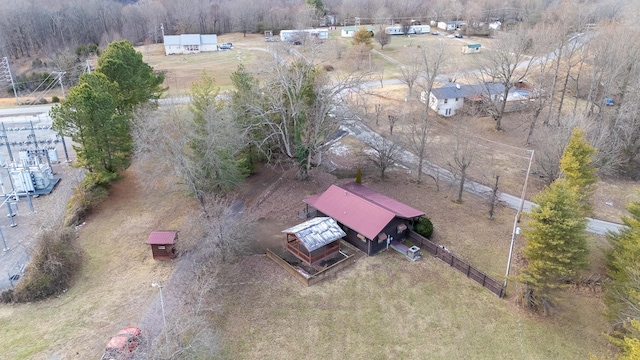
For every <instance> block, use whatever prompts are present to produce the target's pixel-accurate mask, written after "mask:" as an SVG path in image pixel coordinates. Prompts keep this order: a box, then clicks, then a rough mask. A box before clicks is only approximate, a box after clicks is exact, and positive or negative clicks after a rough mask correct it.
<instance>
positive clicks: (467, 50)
mask: <svg viewBox="0 0 640 360" xmlns="http://www.w3.org/2000/svg"><path fill="white" fill-rule="evenodd" d="M480 47H482V45H480V44H467V45H463V46H462V53H463V54H475V53H479V52H480Z"/></svg>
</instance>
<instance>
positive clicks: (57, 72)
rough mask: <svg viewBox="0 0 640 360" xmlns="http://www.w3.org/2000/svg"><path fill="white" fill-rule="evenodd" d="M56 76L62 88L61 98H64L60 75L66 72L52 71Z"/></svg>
mask: <svg viewBox="0 0 640 360" xmlns="http://www.w3.org/2000/svg"><path fill="white" fill-rule="evenodd" d="M52 73H53V74H55V75H56V76H57V77H58V83H59V84H60V88H61V89H62V98H63V99H64V97H65V96H64V85H63V84H62V76H64V74H66V73H67V72H66V71H52Z"/></svg>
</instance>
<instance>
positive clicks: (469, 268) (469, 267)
mask: <svg viewBox="0 0 640 360" xmlns="http://www.w3.org/2000/svg"><path fill="white" fill-rule="evenodd" d="M470 270H471V265H467V277H469V271H470Z"/></svg>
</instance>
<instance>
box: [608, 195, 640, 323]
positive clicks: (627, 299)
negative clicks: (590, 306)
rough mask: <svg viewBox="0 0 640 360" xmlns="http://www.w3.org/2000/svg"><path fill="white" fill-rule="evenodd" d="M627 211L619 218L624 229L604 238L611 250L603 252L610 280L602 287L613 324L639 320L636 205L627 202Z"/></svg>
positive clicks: (639, 207) (639, 219)
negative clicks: (627, 212) (626, 214)
mask: <svg viewBox="0 0 640 360" xmlns="http://www.w3.org/2000/svg"><path fill="white" fill-rule="evenodd" d="M627 210H628V211H629V213H630V214H631V216H628V217H623V218H622V222H623V223H624V224H625V225H626V227H624V228H621V229H620V230H619V232H616V233H610V234H609V235H608V240H609V242H610V243H611V246H612V248H611V250H609V251H608V252H607V257H606V265H607V276H608V277H609V279H611V281H609V282H608V283H607V284H606V287H605V288H606V296H605V302H606V303H607V307H608V315H609V317H610V318H611V319H612V321H613V322H614V323H615V324H620V323H623V322H626V321H628V320H629V319H635V320H640V309H639V307H638V304H637V303H638V302H640V301H639V300H640V299H637V294H639V293H640V202H632V203H630V204H629V205H628V206H627Z"/></svg>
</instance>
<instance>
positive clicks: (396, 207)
mask: <svg viewBox="0 0 640 360" xmlns="http://www.w3.org/2000/svg"><path fill="white" fill-rule="evenodd" d="M304 202H305V203H307V204H308V205H310V206H311V207H312V208H314V209H315V210H316V211H317V213H318V216H330V217H332V218H333V219H335V220H336V221H337V223H338V225H339V226H340V227H341V228H342V230H344V232H345V233H346V236H345V237H344V239H345V240H346V241H348V242H349V243H351V244H352V245H354V246H355V247H357V248H358V249H360V250H362V251H363V252H364V253H366V254H367V255H375V254H377V253H379V252H380V251H382V250H385V249H387V248H388V247H389V243H390V242H391V241H392V240H394V239H395V240H400V239H402V238H403V237H404V235H405V234H406V232H407V229H411V228H413V224H414V222H415V221H416V220H417V219H418V218H419V217H421V216H424V212H422V211H420V210H416V209H414V208H412V207H410V206H408V205H405V204H403V203H401V202H399V201H397V200H394V199H392V198H390V197H388V196H385V195H382V194H380V193H378V192H376V191H374V190H372V189H369V188H367V187H366V186H363V185H360V184H357V183H349V184H346V185H340V186H338V185H331V186H330V187H329V188H328V189H327V190H326V191H325V192H323V193H322V194H318V195H314V196H311V197H309V198H307V199H305V200H304Z"/></svg>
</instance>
